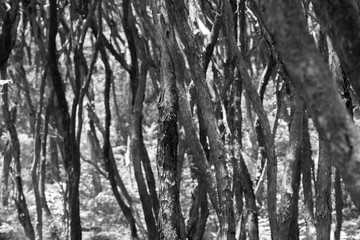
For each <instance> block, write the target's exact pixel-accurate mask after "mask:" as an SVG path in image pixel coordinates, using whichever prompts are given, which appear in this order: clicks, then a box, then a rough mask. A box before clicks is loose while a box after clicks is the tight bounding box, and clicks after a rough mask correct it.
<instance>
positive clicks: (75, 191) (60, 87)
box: [48, 0, 81, 240]
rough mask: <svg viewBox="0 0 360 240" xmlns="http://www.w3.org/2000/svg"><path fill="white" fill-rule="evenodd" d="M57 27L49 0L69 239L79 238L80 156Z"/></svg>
mask: <svg viewBox="0 0 360 240" xmlns="http://www.w3.org/2000/svg"><path fill="white" fill-rule="evenodd" d="M57 28H58V23H57V3H56V0H50V20H49V39H48V64H49V70H50V76H51V79H52V82H53V84H54V88H55V93H56V96H57V100H58V103H59V107H60V112H61V118H62V125H63V129H64V153H65V158H64V166H65V170H66V172H67V174H68V184H69V211H70V238H71V240H81V221H80V209H79V204H80V202H79V181H80V156H79V150H78V149H77V143H76V139H75V132H74V131H75V126H72V125H73V124H72V123H75V121H73V120H72V119H71V117H70V114H69V108H68V104H67V100H66V97H65V86H64V83H63V81H62V79H61V75H60V72H59V69H58V66H57V63H58V62H57V56H56V55H57V53H56V35H57ZM73 117H75V116H73Z"/></svg>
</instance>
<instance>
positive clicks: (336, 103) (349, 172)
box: [266, 0, 360, 207]
mask: <svg viewBox="0 0 360 240" xmlns="http://www.w3.org/2000/svg"><path fill="white" fill-rule="evenodd" d="M266 12H267V13H268V14H267V16H268V19H267V23H268V26H269V28H270V29H271V32H272V33H273V36H274V39H275V42H276V44H277V47H278V50H279V53H280V55H281V57H282V59H283V62H284V63H285V64H286V66H287V67H288V71H289V74H290V76H291V78H292V81H293V84H294V86H295V88H296V90H297V91H298V93H299V95H300V96H301V97H302V98H303V99H304V101H305V103H306V107H307V109H308V110H309V112H310V115H311V117H312V118H313V120H314V123H315V126H316V128H317V130H318V132H319V135H320V138H321V139H323V140H324V141H325V143H326V145H327V147H328V149H329V151H330V155H331V156H332V157H333V158H332V159H333V164H334V165H335V166H336V167H337V168H338V169H339V171H340V172H341V174H342V176H343V179H344V183H345V185H346V188H347V190H348V191H349V193H350V195H351V198H352V200H353V201H354V203H355V205H356V206H357V207H360V148H359V145H360V135H359V132H358V131H357V130H356V126H355V125H354V123H353V122H352V120H351V117H350V116H349V114H348V113H347V110H346V108H345V106H344V104H343V102H342V100H341V98H340V96H339V94H338V92H337V86H336V84H335V82H334V81H333V80H332V79H331V77H330V73H329V69H328V67H327V66H326V63H325V62H324V61H323V60H322V59H321V56H320V55H319V54H318V52H317V49H316V46H315V44H314V42H313V40H312V39H311V37H310V36H309V34H308V31H307V29H306V27H305V26H306V25H305V21H304V18H303V15H302V13H301V12H300V9H299V8H298V6H297V4H296V2H293V1H287V0H283V1H281V2H276V3H275V1H269V2H267V4H266ZM294 56H296V57H294Z"/></svg>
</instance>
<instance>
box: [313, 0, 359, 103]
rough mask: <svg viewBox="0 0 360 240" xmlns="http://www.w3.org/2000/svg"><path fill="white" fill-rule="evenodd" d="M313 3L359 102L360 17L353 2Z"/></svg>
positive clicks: (321, 0) (326, 0) (315, 0)
mask: <svg viewBox="0 0 360 240" xmlns="http://www.w3.org/2000/svg"><path fill="white" fill-rule="evenodd" d="M312 3H313V6H314V11H315V13H316V15H317V17H318V18H319V19H320V22H321V25H322V26H323V27H324V28H325V29H326V33H327V34H328V35H329V37H330V39H331V41H332V43H333V47H334V49H335V51H336V53H337V54H338V56H339V59H340V62H341V65H342V66H343V67H344V70H345V72H346V75H347V76H348V77H349V79H350V82H351V84H352V86H353V88H354V90H355V93H356V96H357V99H358V101H359V99H360V83H359V78H360V65H359V59H360V51H359V49H360V37H359V36H360V35H359V33H360V16H359V15H358V13H357V11H356V8H355V6H354V5H353V3H352V1H351V0H344V1H343V0H341V1H340V0H336V1H332V0H331V1H330V0H312Z"/></svg>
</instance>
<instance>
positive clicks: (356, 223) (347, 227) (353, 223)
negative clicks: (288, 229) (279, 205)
mask: <svg viewBox="0 0 360 240" xmlns="http://www.w3.org/2000/svg"><path fill="white" fill-rule="evenodd" d="M299 228H300V240H310V239H316V237H315V236H312V237H310V236H307V229H306V223H305V221H303V220H301V221H299ZM334 229H335V225H333V226H332V238H331V239H330V240H332V239H333V235H334V232H333V230H334ZM259 235H260V240H270V239H271V236H270V226H269V220H268V219H267V218H261V219H259ZM340 239H341V240H360V217H359V218H358V219H351V220H345V221H343V223H342V228H341V235H340Z"/></svg>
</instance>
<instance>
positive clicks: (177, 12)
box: [166, 1, 235, 239]
mask: <svg viewBox="0 0 360 240" xmlns="http://www.w3.org/2000/svg"><path fill="white" fill-rule="evenodd" d="M166 6H167V8H168V10H169V12H170V16H171V18H172V20H173V21H174V22H175V24H176V28H177V30H178V31H179V35H180V39H181V41H182V43H183V44H184V47H185V49H184V52H185V54H186V56H187V59H188V61H189V66H190V72H191V75H192V77H193V80H194V84H195V90H196V93H197V96H201V98H199V99H198V100H199V101H198V105H199V108H200V109H201V111H202V113H203V117H204V120H205V123H206V131H207V136H208V139H209V145H210V162H211V163H212V164H214V165H215V171H216V182H217V191H218V199H219V206H220V214H219V222H220V231H219V234H218V238H219V239H234V238H235V224H234V209H233V200H232V196H231V195H232V193H231V179H230V177H229V173H228V169H227V166H226V164H225V162H226V154H225V149H224V146H223V144H222V142H221V137H220V134H219V130H218V126H217V123H216V118H215V114H214V107H213V104H212V101H211V97H210V93H209V89H208V86H207V83H206V76H205V74H204V71H203V70H204V69H203V66H202V63H203V60H204V59H203V54H204V52H203V51H202V50H201V49H202V43H200V41H199V39H197V36H196V35H195V34H194V33H193V31H192V29H191V28H190V26H189V25H188V24H184V23H186V22H187V16H186V11H185V10H186V8H185V5H184V3H183V2H182V1H176V2H171V1H166ZM194 31H197V29H194Z"/></svg>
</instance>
